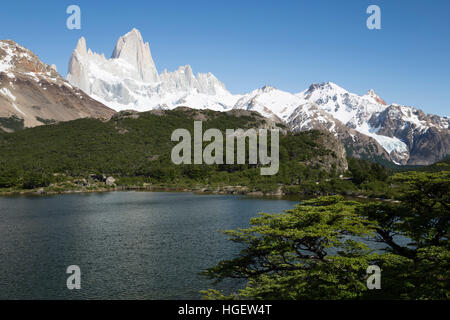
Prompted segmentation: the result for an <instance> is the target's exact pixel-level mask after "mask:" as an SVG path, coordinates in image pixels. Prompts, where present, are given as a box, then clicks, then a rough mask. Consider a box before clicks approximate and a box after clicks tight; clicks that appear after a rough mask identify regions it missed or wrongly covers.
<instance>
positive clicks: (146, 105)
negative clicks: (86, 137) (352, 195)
mask: <svg viewBox="0 0 450 320" xmlns="http://www.w3.org/2000/svg"><path fill="white" fill-rule="evenodd" d="M67 79H68V80H69V82H70V83H72V84H73V85H75V86H77V87H79V88H80V89H82V90H83V91H85V92H86V93H87V94H89V95H90V96H91V97H93V98H94V99H97V100H98V101H100V102H102V103H104V104H105V105H107V106H109V107H111V108H113V109H115V110H116V111H120V110H125V109H134V110H137V111H147V110H151V109H154V108H175V107H177V106H180V105H184V106H186V105H188V104H192V107H193V108H210V109H214V110H220V111H223V110H225V109H231V108H232V107H233V106H234V104H235V103H236V101H237V100H238V99H239V98H240V96H234V95H232V94H231V93H229V92H228V91H227V90H226V88H225V85H224V84H223V83H221V82H220V81H219V80H218V79H217V78H216V77H215V76H214V75H213V74H211V73H207V74H202V73H199V74H198V75H197V76H195V75H194V73H193V71H192V68H191V66H189V65H186V66H182V67H179V68H178V69H177V70H175V71H173V72H168V71H167V70H164V72H163V73H161V74H158V72H157V68H156V65H155V63H154V61H153V58H152V55H151V51H150V45H149V44H148V43H144V40H143V38H142V36H141V34H140V32H139V31H138V30H137V29H133V30H131V31H130V32H128V33H127V34H125V35H124V36H122V37H120V38H119V40H118V41H117V44H116V46H115V48H114V51H113V53H112V55H111V58H110V59H106V58H105V56H104V55H103V54H102V55H100V54H97V53H95V52H92V51H91V50H90V49H89V50H87V52H86V41H85V39H84V38H82V39H80V40H79V41H78V44H77V46H76V48H75V50H74V51H73V53H72V57H71V59H70V63H69V72H68V74H67Z"/></svg>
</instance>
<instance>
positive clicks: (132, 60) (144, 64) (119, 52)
mask: <svg viewBox="0 0 450 320" xmlns="http://www.w3.org/2000/svg"><path fill="white" fill-rule="evenodd" d="M111 58H112V59H122V60H124V61H126V62H128V63H129V64H130V65H131V66H133V67H134V68H135V69H137V70H138V72H139V75H140V79H141V80H142V81H143V82H150V83H155V82H159V75H158V71H157V69H156V66H155V62H154V61H153V58H152V54H151V52H150V44H149V43H148V42H146V43H144V40H143V39H142V35H141V33H140V32H139V30H137V29H135V28H134V29H133V30H131V31H130V32H128V33H127V34H126V35H124V36H122V37H120V38H119V40H118V41H117V44H116V47H115V48H114V51H113V54H112V56H111Z"/></svg>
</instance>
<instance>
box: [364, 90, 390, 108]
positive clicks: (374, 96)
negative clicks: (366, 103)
mask: <svg viewBox="0 0 450 320" xmlns="http://www.w3.org/2000/svg"><path fill="white" fill-rule="evenodd" d="M364 97H365V98H371V99H374V100H375V102H377V103H379V104H382V105H384V106H385V105H387V104H386V102H385V101H384V100H383V99H381V98H380V97H379V96H378V95H377V93H376V92H375V90H373V89H370V90H369V91H368V92H367V93H366V94H365V95H364Z"/></svg>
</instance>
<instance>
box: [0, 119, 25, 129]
mask: <svg viewBox="0 0 450 320" xmlns="http://www.w3.org/2000/svg"><path fill="white" fill-rule="evenodd" d="M0 127H3V128H7V129H10V130H12V131H18V130H22V129H23V128H24V121H23V119H21V118H19V117H17V116H16V115H13V116H11V117H9V118H0ZM2 131H3V130H1V128H0V132H2Z"/></svg>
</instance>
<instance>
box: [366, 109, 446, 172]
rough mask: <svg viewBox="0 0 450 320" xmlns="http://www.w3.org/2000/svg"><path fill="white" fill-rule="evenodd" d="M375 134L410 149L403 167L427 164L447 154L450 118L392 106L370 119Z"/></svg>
mask: <svg viewBox="0 0 450 320" xmlns="http://www.w3.org/2000/svg"><path fill="white" fill-rule="evenodd" d="M370 123H371V125H372V126H373V127H376V128H379V129H378V133H380V134H382V135H386V136H389V137H397V138H399V139H401V140H402V141H403V142H404V143H405V144H406V145H407V146H408V149H409V159H408V161H407V162H406V163H405V164H409V165H429V164H432V163H435V162H437V161H439V160H442V159H443V158H445V157H446V156H448V155H449V154H450V130H449V123H450V119H448V118H446V117H442V118H441V117H438V116H436V115H427V114H425V113H424V112H423V111H422V110H419V109H415V108H411V107H406V106H399V105H392V106H389V107H388V108H387V109H386V110H384V111H383V112H381V113H380V114H379V115H377V116H376V117H375V116H373V117H372V118H371V119H370Z"/></svg>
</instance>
